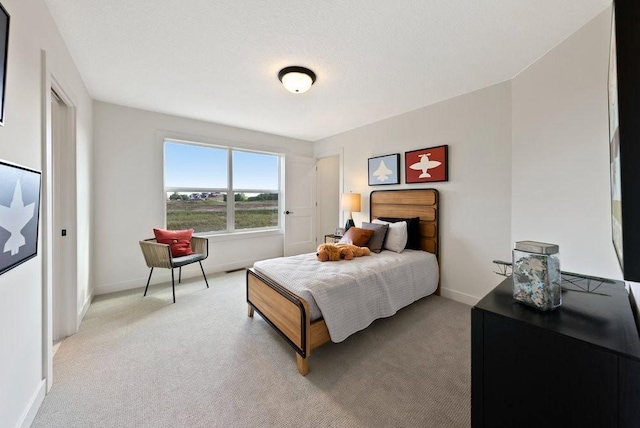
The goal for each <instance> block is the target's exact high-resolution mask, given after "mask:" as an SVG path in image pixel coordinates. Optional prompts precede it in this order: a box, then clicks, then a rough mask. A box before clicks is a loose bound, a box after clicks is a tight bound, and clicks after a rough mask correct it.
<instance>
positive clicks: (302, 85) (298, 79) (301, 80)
mask: <svg viewBox="0 0 640 428" xmlns="http://www.w3.org/2000/svg"><path fill="white" fill-rule="evenodd" d="M278 79H280V81H281V82H282V85H283V86H284V87H285V88H286V89H287V91H289V92H293V93H294V94H301V93H303V92H307V91H308V90H309V88H311V85H313V82H315V81H316V74H315V73H314V72H313V71H311V70H309V69H308V68H304V67H298V66H292V67H285V68H283V69H282V70H280V73H278Z"/></svg>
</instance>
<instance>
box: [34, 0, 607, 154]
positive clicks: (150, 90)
mask: <svg viewBox="0 0 640 428" xmlns="http://www.w3.org/2000/svg"><path fill="white" fill-rule="evenodd" d="M45 1H46V3H47V5H48V7H49V9H50V10H51V13H52V15H53V17H54V19H55V21H56V23H57V24H58V27H59V28H60V31H61V33H62V36H63V37H64V40H65V42H66V44H67V46H68V48H69V51H70V52H71V55H72V56H73V58H74V60H75V62H76V64H77V66H78V69H79V70H80V73H81V75H82V77H83V79H84V81H85V83H86V85H87V88H88V90H89V93H90V94H91V96H92V97H93V98H94V99H96V100H100V101H106V102H110V103H115V104H121V105H126V106H131V107H136V108H141V109H145V110H151V111H157V112H162V113H168V114H172V115H176V116H184V117H189V118H195V119H201V120H206V121H210V122H216V123H222V124H226V125H232V126H238V127H242V128H247V129H253V130H258V131H264V132H269V133H273V134H278V135H285V136H289V137H295V138H301V139H305V140H309V141H316V140H318V139H321V138H324V137H328V136H331V135H335V134H338V133H341V132H344V131H347V130H349V129H353V128H357V127H359V126H362V125H365V124H368V123H372V122H375V121H378V120H381V119H384V118H388V117H391V116H395V115H398V114H401V113H404V112H407V111H411V110H415V109H417V108H420V107H423V106H426V105H429V104H433V103H436V102H438V101H442V100H445V99H448V98H451V97H454V96H457V95H460V94H463V93H466V92H470V91H473V90H476V89H480V88H484V87H486V86H489V85H493V84H496V83H499V82H502V81H504V80H507V79H510V78H512V77H513V76H515V75H516V74H517V73H518V72H520V71H522V70H523V69H524V68H526V67H527V66H528V65H529V64H531V63H532V62H533V61H535V60H536V59H537V58H539V57H540V56H542V55H543V54H544V53H545V52H547V51H548V50H550V49H551V48H553V47H554V46H555V45H557V44H558V43H559V42H561V41H562V40H563V39H565V38H566V37H568V36H569V35H571V34H572V33H573V32H575V31H576V30H577V29H578V28H580V27H581V26H583V25H584V24H586V23H587V22H588V21H589V20H590V19H592V18H593V17H594V16H595V15H597V14H598V13H599V12H601V11H602V10H604V9H605V8H606V7H607V6H608V5H610V4H611V0H473V1H472V0H396V1H391V0H320V1H319V0H235V1H234V0H226V1H221V0H218V1H216V0H135V1H131V0H109V1H104V0H45ZM290 65H301V66H305V67H308V68H310V69H312V70H313V71H315V73H316V74H317V76H318V78H317V81H316V83H315V84H314V85H313V87H312V88H311V90H309V92H307V93H305V94H297V95H296V94H291V93H289V92H287V91H286V90H285V89H284V88H283V87H282V85H281V84H280V82H279V81H278V77H277V75H278V71H279V70H280V69H281V68H283V67H286V66H290Z"/></svg>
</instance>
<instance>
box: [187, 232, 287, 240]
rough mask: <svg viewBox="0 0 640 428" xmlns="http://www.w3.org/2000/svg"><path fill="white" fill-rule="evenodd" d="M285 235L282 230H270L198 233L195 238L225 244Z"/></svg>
mask: <svg viewBox="0 0 640 428" xmlns="http://www.w3.org/2000/svg"><path fill="white" fill-rule="evenodd" d="M278 235H284V231H283V230H282V229H269V230H250V231H246V232H233V233H209V234H207V233H196V234H194V236H199V237H201V238H208V239H209V241H210V242H225V241H239V240H242V239H256V238H264V237H268V236H278Z"/></svg>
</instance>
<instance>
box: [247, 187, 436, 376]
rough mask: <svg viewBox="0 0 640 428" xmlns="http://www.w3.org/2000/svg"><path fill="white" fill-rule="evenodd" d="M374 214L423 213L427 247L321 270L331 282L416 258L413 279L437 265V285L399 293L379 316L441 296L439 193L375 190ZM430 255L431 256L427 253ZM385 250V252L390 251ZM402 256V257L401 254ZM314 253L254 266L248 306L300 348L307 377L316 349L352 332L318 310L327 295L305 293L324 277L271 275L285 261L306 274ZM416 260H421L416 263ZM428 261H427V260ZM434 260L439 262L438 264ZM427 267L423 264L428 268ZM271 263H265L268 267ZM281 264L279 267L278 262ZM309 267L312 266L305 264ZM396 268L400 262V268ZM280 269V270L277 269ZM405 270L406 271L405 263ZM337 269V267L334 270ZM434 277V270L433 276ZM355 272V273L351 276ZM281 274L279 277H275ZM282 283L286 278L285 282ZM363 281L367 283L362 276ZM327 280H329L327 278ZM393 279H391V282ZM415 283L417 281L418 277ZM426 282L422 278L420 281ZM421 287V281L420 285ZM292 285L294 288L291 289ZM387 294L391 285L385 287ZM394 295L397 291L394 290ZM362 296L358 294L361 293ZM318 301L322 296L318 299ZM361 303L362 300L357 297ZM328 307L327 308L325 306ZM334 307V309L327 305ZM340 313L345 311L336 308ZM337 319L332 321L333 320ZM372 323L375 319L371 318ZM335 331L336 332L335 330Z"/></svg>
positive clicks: (299, 357)
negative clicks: (304, 278) (323, 297)
mask: <svg viewBox="0 0 640 428" xmlns="http://www.w3.org/2000/svg"><path fill="white" fill-rule="evenodd" d="M369 213H370V218H371V219H375V218H378V217H403V218H404V217H406V218H410V217H420V225H419V246H420V248H421V250H422V251H416V250H413V251H412V250H405V251H403V253H402V254H404V256H403V257H399V255H398V254H396V253H392V252H390V251H382V252H381V253H380V254H372V256H365V257H359V258H356V259H354V260H351V261H341V262H326V263H321V262H317V261H315V266H317V268H318V269H317V270H323V271H327V274H329V275H330V277H331V278H332V281H331V282H332V283H333V282H335V280H336V279H337V278H341V277H343V276H349V275H347V274H345V270H347V271H351V270H356V271H358V270H360V271H363V272H364V271H369V272H373V273H374V274H376V275H377V276H381V275H382V276H384V275H383V274H381V273H379V272H378V271H377V268H376V266H377V264H379V263H381V264H386V265H387V266H389V267H390V269H391V268H392V266H395V265H397V264H398V263H402V261H403V260H409V259H413V262H411V263H409V265H407V266H410V265H411V266H413V267H412V268H411V269H418V270H416V271H415V272H413V271H411V272H412V273H409V275H412V276H413V277H414V278H415V276H416V275H422V272H425V271H424V269H425V266H427V265H429V267H427V268H426V269H428V270H429V272H431V271H432V270H433V269H434V267H433V266H435V270H436V272H435V281H432V282H433V285H429V284H427V285H425V288H424V289H422V288H420V289H419V290H414V292H413V294H412V295H413V296H414V297H413V298H412V297H411V295H409V296H404V295H402V294H400V295H399V296H398V297H397V298H395V297H394V305H392V306H393V307H384V306H383V307H381V308H376V310H377V311H378V312H379V315H380V316H377V318H380V317H385V316H390V315H392V314H393V313H395V311H396V310H397V309H398V305H400V307H403V306H407V305H408V304H411V303H412V302H413V301H414V300H417V299H416V297H415V296H418V298H420V297H422V296H426V295H428V294H436V295H439V294H440V284H439V281H438V272H437V270H438V265H437V256H438V248H439V234H438V191H437V190H435V189H409V190H384V191H373V192H371V196H370V209H369ZM424 252H426V253H429V254H425V253H424ZM385 253H386V254H385ZM402 254H401V255H400V256H402ZM314 257H315V254H313V253H312V254H306V255H299V256H293V257H288V258H279V259H278V260H275V259H274V260H275V261H274V262H271V261H268V262H267V263H266V264H263V263H260V264H259V263H256V265H255V266H254V268H252V269H249V270H247V282H246V286H247V305H248V316H249V317H253V314H254V311H257V312H258V313H259V314H260V315H261V316H262V318H263V319H264V320H265V321H266V322H267V323H268V324H269V325H270V326H271V327H273V328H274V329H275V331H276V332H278V333H279V334H280V336H282V337H283V339H284V340H285V341H286V342H287V343H288V344H289V345H290V346H291V347H292V348H293V349H294V350H295V352H296V359H297V364H298V371H299V372H300V374H301V375H303V376H304V375H306V374H307V373H308V372H309V357H310V356H311V351H312V350H313V349H315V348H318V347H319V346H322V345H323V344H325V343H327V342H329V341H331V340H333V341H334V342H339V341H341V340H344V338H345V337H346V336H348V335H349V334H351V333H352V332H351V333H350V330H349V331H342V330H341V329H340V328H337V327H336V325H337V324H335V323H334V322H333V316H334V315H333V314H332V315H331V316H332V318H329V313H327V314H326V316H327V318H328V319H329V320H330V322H329V323H327V321H326V320H325V318H324V317H323V314H321V313H320V314H319V313H318V310H317V305H318V303H323V302H322V297H319V295H318V294H317V293H316V294H315V299H313V297H311V296H310V295H309V294H308V293H306V292H305V290H306V287H307V285H308V284H307V283H311V282H313V281H316V282H318V283H322V281H323V280H322V278H321V277H318V278H316V277H315V275H311V274H309V272H310V271H308V272H307V274H306V275H307V277H308V278H307V279H306V280H305V281H297V280H296V278H295V277H292V278H285V277H286V276H288V275H285V277H283V276H282V274H281V272H282V271H283V268H276V270H275V271H273V270H272V272H274V273H272V274H268V273H266V272H269V270H268V265H270V264H272V263H285V264H287V263H288V264H290V265H291V266H292V267H293V266H296V267H297V269H289V270H286V269H285V271H298V270H302V272H303V275H305V273H304V272H305V269H309V266H312V265H311V263H313V262H314V260H313V258H314ZM416 261H417V262H416ZM423 261H424V262H423ZM434 261H435V264H433V263H434ZM423 265H424V266H423ZM265 266H266V267H265ZM276 266H277V265H276ZM304 266H307V268H304ZM396 267H397V266H396ZM278 269H279V271H280V273H277V272H278ZM400 269H403V267H402V266H400ZM331 270H334V271H331ZM395 274H397V273H394V272H393V271H390V273H388V275H395ZM429 275H431V274H429ZM351 276H353V275H351ZM274 278H277V279H278V280H276V279H274ZM285 280H287V281H294V283H293V284H291V285H289V287H290V288H291V289H290V288H287V287H285V286H284V285H282V284H285V283H287V282H285ZM280 281H282V282H280ZM362 281H366V278H363V279H362ZM325 282H326V281H325ZM393 282H394V281H388V278H387V282H386V283H387V285H389V284H390V283H393ZM414 282H415V281H414ZM418 282H421V281H418ZM419 286H420V287H422V284H420V285H419ZM328 288H329V289H330V291H332V292H337V293H344V291H340V290H341V289H337V288H335V287H328ZM292 289H293V290H292ZM346 289H347V290H351V291H352V290H355V289H356V287H353V288H349V287H347V288H346ZM381 292H383V293H385V292H387V291H386V289H384V290H383V291H381ZM394 293H395V291H394ZM356 297H357V295H356ZM314 300H318V302H315V301H314ZM358 301H359V300H358ZM314 306H315V308H314ZM324 307H325V308H327V306H324ZM328 308H329V309H331V307H330V306H329V307H328ZM348 309H349V311H345V308H342V312H349V313H350V312H354V311H355V312H357V311H358V309H359V308H357V307H354V308H348ZM335 312H336V313H339V312H340V310H337V311H335ZM332 323H333V324H332ZM369 323H370V322H369ZM365 324H366V325H368V324H367V320H366V319H365V320H362V321H360V323H359V324H358V325H356V326H354V328H355V329H356V331H357V330H361V329H362V328H365V327H366V325H365ZM330 331H331V334H330Z"/></svg>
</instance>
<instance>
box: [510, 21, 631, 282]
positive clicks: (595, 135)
mask: <svg viewBox="0 0 640 428" xmlns="http://www.w3.org/2000/svg"><path fill="white" fill-rule="evenodd" d="M610 28H611V9H610V8H608V9H607V10H605V11H604V12H602V13H601V14H600V15H598V16H597V17H596V18H594V19H593V20H592V21H591V22H590V23H589V24H587V25H586V26H585V27H583V28H582V29H580V30H579V31H577V32H576V33H574V34H573V35H572V36H571V37H569V38H568V39H567V40H565V41H564V42H562V43H561V44H560V45H558V46H556V47H555V48H554V49H553V50H551V51H550V52H549V53H547V54H546V55H545V56H544V57H542V58H540V59H539V60H538V61H537V62H535V63H534V64H532V65H531V66H530V67H529V68H527V69H526V70H524V71H523V72H522V73H520V74H519V75H518V76H517V77H515V78H514V79H513V81H512V96H513V143H512V162H513V167H512V171H513V172H512V176H513V187H512V196H511V200H512V220H511V224H512V240H514V241H520V240H527V239H531V240H536V241H543V242H552V243H555V244H558V245H560V251H561V259H560V263H561V268H562V269H563V270H567V271H572V272H581V273H585V274H589V275H596V276H603V277H607V278H617V279H620V278H621V273H620V267H619V265H618V263H617V260H616V258H615V253H614V250H613V245H612V243H611V222H610V215H611V210H610V191H609V146H608V135H609V133H608V119H607V118H608V113H607V70H608V63H609V34H610Z"/></svg>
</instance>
